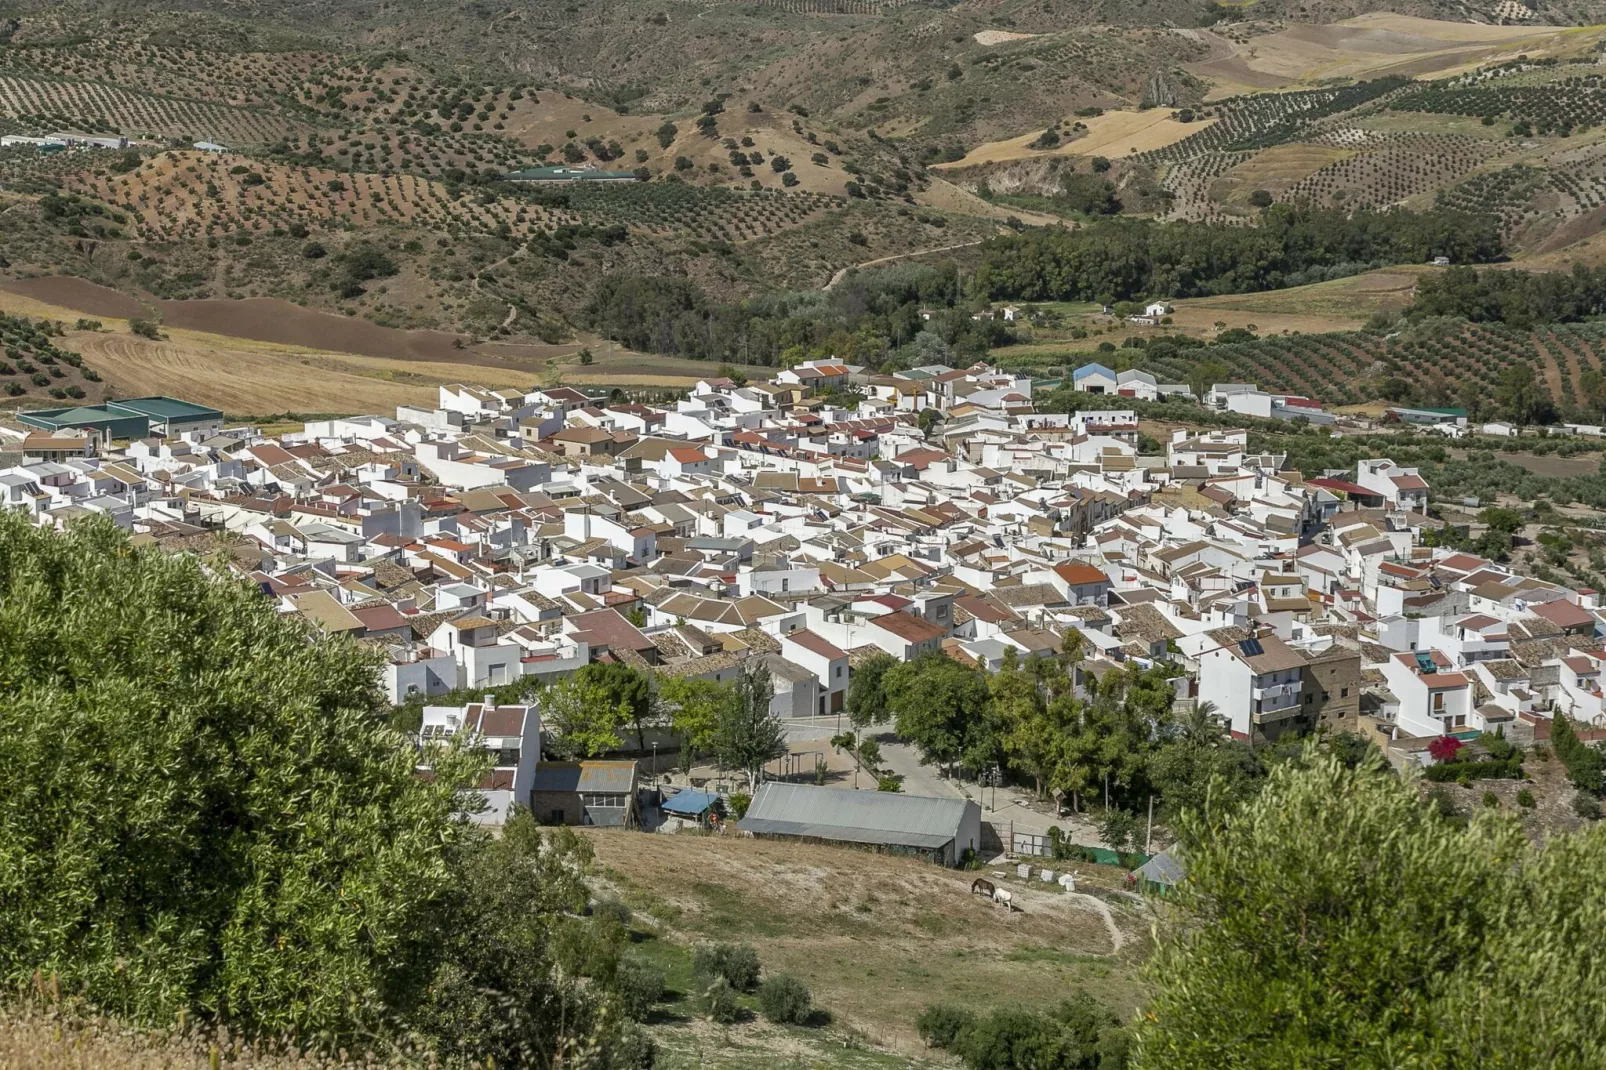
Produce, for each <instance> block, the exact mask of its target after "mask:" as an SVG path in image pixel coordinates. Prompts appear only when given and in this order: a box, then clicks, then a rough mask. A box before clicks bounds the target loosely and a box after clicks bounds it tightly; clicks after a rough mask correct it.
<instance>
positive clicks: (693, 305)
mask: <svg viewBox="0 0 1606 1070" xmlns="http://www.w3.org/2000/svg"><path fill="white" fill-rule="evenodd" d="M959 297H960V295H959V280H958V275H957V273H956V271H955V270H954V269H952V268H939V267H929V266H926V265H899V266H894V267H888V268H883V269H880V270H875V271H864V272H857V273H855V274H852V275H849V276H848V277H847V278H846V279H844V280H843V281H842V282H841V283H840V284H838V285H837V286H836V287H834V288H833V289H831V290H830V291H829V292H822V291H817V290H811V291H806V292H799V293H775V294H766V295H763V296H759V297H754V298H750V299H748V300H744V301H739V302H733V303H728V304H722V303H719V302H716V301H712V300H710V299H709V298H708V296H707V295H706V294H704V293H703V291H702V289H701V288H700V287H699V286H698V285H697V284H696V283H695V282H693V281H691V280H689V279H682V278H671V277H662V276H645V275H609V276H606V277H605V278H603V279H602V280H601V281H600V282H599V283H598V284H597V288H596V290H595V292H594V293H593V294H592V298H591V301H590V303H589V304H588V305H587V307H586V318H587V319H588V321H589V324H590V326H592V327H593V328H595V329H596V330H597V331H599V332H600V333H602V334H604V335H606V336H607V337H609V338H611V339H613V340H614V341H616V342H620V343H622V344H624V345H627V346H629V347H631V348H632V349H637V350H641V351H643V352H652V353H666V354H672V355H676V356H685V357H693V358H698V359H708V360H720V361H730V362H732V363H739V364H767V365H772V366H785V365H789V364H792V363H795V362H797V361H799V360H806V359H809V358H826V357H835V358H839V359H841V360H845V361H847V362H849V363H854V364H874V365H883V364H886V363H887V362H888V361H889V360H890V361H897V362H901V363H902V365H903V366H913V365H917V364H924V363H937V362H944V361H951V360H953V359H954V358H956V357H957V358H958V359H964V358H972V359H974V358H979V357H981V356H983V355H984V354H985V353H986V352H987V350H988V349H989V348H991V347H993V346H996V345H1002V344H1004V343H1006V342H1009V341H1012V340H1013V337H1014V336H1013V334H1012V332H1011V331H1010V329H1009V326H1008V325H1007V324H1005V323H1003V322H1001V321H994V320H991V319H986V320H979V321H978V320H972V319H971V318H970V315H969V310H968V309H963V308H960V307H959V304H960V299H959ZM922 310H925V311H928V312H931V313H933V315H932V317H931V319H929V320H927V319H924V318H922V316H921V312H922Z"/></svg>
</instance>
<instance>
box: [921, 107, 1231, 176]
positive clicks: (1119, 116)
mask: <svg viewBox="0 0 1606 1070" xmlns="http://www.w3.org/2000/svg"><path fill="white" fill-rule="evenodd" d="M1174 114H1175V113H1174V112H1172V111H1170V110H1169V109H1166V108H1154V109H1151V110H1149V111H1107V112H1105V113H1104V114H1103V115H1096V116H1094V117H1093V118H1091V119H1084V120H1079V121H1081V122H1084V123H1086V124H1087V133H1086V134H1085V135H1083V136H1082V137H1079V138H1077V139H1076V140H1075V141H1067V142H1065V143H1063V144H1061V145H1060V146H1059V147H1058V148H1053V149H1034V148H1032V147H1031V143H1032V142H1033V141H1036V140H1037V138H1038V136H1039V135H1041V134H1042V131H1041V130H1033V131H1032V132H1031V133H1029V134H1022V135H1020V136H1019V137H1013V138H1009V139H1008V140H1006V141H990V142H988V143H987V144H985V145H978V146H977V147H976V148H974V149H971V150H970V151H969V152H968V153H966V154H965V158H964V159H962V160H954V161H953V162H951V163H939V164H933V165H932V167H933V169H935V170H949V171H951V170H955V169H958V168H961V167H974V166H975V165H977V164H984V163H1003V162H1006V161H1009V160H1030V159H1036V158H1037V157H1041V156H1105V157H1108V158H1110V159H1112V160H1113V159H1120V158H1122V157H1125V156H1132V155H1136V154H1137V153H1140V152H1152V151H1153V150H1155V149H1163V148H1165V147H1166V146H1167V145H1170V144H1171V143H1172V142H1175V141H1181V140H1182V139H1183V138H1185V137H1187V136H1188V135H1189V134H1196V133H1198V132H1199V131H1200V130H1203V129H1204V128H1205V127H1207V126H1209V125H1210V124H1211V123H1212V122H1214V121H1215V120H1214V119H1202V120H1198V121H1196V122H1191V123H1180V122H1178V121H1177V120H1176V119H1174V118H1173V117H1172V116H1173V115H1174Z"/></svg>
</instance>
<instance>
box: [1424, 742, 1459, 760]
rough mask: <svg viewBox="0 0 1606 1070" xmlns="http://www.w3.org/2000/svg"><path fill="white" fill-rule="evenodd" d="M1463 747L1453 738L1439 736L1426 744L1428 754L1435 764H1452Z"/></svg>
mask: <svg viewBox="0 0 1606 1070" xmlns="http://www.w3.org/2000/svg"><path fill="white" fill-rule="evenodd" d="M1464 746H1466V744H1465V743H1462V742H1461V741H1460V740H1459V739H1456V738H1455V737H1454V736H1440V737H1439V738H1438V739H1435V740H1434V741H1433V742H1432V743H1429V744H1428V754H1430V755H1432V757H1433V760H1434V761H1436V762H1453V761H1455V756H1456V755H1457V754H1460V753H1461V748H1462V747H1464Z"/></svg>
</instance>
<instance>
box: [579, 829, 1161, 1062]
mask: <svg viewBox="0 0 1606 1070" xmlns="http://www.w3.org/2000/svg"><path fill="white" fill-rule="evenodd" d="M588 835H589V838H590V839H591V841H592V844H593V845H594V846H595V848H596V853H597V860H598V863H599V866H600V870H601V874H602V878H603V880H604V881H605V882H606V883H607V884H609V885H611V886H612V887H613V888H614V889H616V890H617V891H618V892H619V894H620V895H621V897H622V898H623V899H624V900H625V902H627V903H628V904H630V905H631V906H632V907H633V908H634V909H635V910H637V911H638V912H639V913H640V914H642V915H645V916H647V917H650V918H652V919H654V920H655V922H656V923H657V925H658V927H659V929H658V932H659V940H658V941H655V942H654V943H655V944H656V945H657V946H658V947H659V948H660V950H658V951H656V952H655V953H657V954H662V955H664V956H666V959H667V961H666V964H667V965H669V966H671V967H673V968H678V967H675V962H676V956H678V955H680V954H682V952H679V951H675V950H674V948H675V946H677V945H679V946H682V947H683V946H685V945H688V944H695V943H697V942H701V941H706V940H720V941H742V942H747V943H751V944H752V945H753V946H754V947H755V948H757V950H758V952H759V956H760V958H761V960H762V961H763V963H764V966H765V969H766V970H768V971H771V972H788V973H793V974H796V975H797V976H799V977H801V978H803V979H804V980H805V981H807V982H808V984H809V986H810V988H811V989H812V990H813V992H814V996H815V1002H816V1003H817V1004H818V1005H820V1006H821V1007H823V1008H824V1009H825V1010H827V1011H829V1012H830V1013H831V1015H832V1016H833V1028H836V1029H840V1030H846V1031H849V1032H850V1034H851V1035H853V1036H856V1037H859V1038H861V1039H862V1041H863V1042H864V1043H866V1044H868V1045H870V1046H872V1047H877V1048H882V1049H886V1050H889V1051H893V1052H900V1053H903V1054H905V1055H919V1054H920V1053H921V1052H922V1051H923V1047H922V1045H921V1042H920V1040H919V1038H918V1037H917V1036H916V1035H915V1032H914V1027H913V1022H914V1018H915V1016H916V1015H917V1014H919V1013H920V1011H921V1010H922V1009H923V1008H924V1007H926V1006H927V1005H928V1004H931V1003H934V1002H939V1001H954V1002H959V1003H963V1004H966V1005H969V1006H972V1007H976V1008H989V1007H993V1006H1004V1005H1007V1006H1029V1007H1042V1006H1047V1005H1051V1004H1053V1003H1054V1002H1056V1001H1057V1000H1059V999H1062V998H1064V997H1065V996H1066V995H1069V994H1070V993H1071V992H1072V991H1075V990H1076V989H1077V988H1085V989H1087V990H1089V991H1091V992H1093V993H1094V994H1095V995H1096V996H1098V997H1099V998H1100V999H1101V1000H1103V1001H1104V1002H1105V1003H1106V1004H1107V1005H1109V1006H1110V1007H1111V1009H1113V1010H1115V1011H1116V1012H1117V1013H1120V1014H1123V1015H1124V1014H1127V1013H1129V1012H1131V1011H1132V1010H1133V1009H1134V1008H1135V1007H1136V1006H1137V1004H1138V1002H1139V999H1140V995H1141V993H1140V989H1139V983H1138V980H1137V967H1138V965H1139V963H1140V962H1141V960H1142V958H1143V956H1144V955H1145V954H1146V948H1147V945H1148V937H1147V935H1146V933H1147V930H1146V926H1145V924H1144V922H1143V921H1142V919H1141V918H1140V917H1139V916H1138V914H1137V913H1136V912H1135V908H1133V907H1130V906H1128V905H1126V904H1125V902H1124V901H1123V900H1121V899H1120V898H1119V897H1116V898H1108V897H1106V896H1100V897H1095V896H1090V895H1081V894H1077V895H1067V894H1064V893H1062V892H1061V891H1060V890H1059V889H1058V888H1057V887H1053V886H1045V885H1036V886H1034V887H1027V886H1026V885H1024V884H1018V885H1017V884H1011V887H1012V888H1013V889H1014V890H1015V896H1016V902H1017V903H1018V904H1020V905H1021V906H1022V907H1023V908H1024V909H1023V910H1020V911H1017V912H1014V913H1010V914H1006V913H1004V912H1002V911H1001V910H1000V909H999V908H996V907H994V906H993V905H992V904H991V903H990V902H988V901H987V900H984V899H982V898H979V897H976V896H973V895H971V894H970V891H969V887H970V881H971V880H972V878H973V876H974V875H973V874H967V873H963V872H956V871H953V870H945V869H940V868H937V867H935V866H932V865H929V864H927V863H924V862H919V861H916V860H913V859H903V858H896V857H889V856H882V855H875V854H870V853H868V852H861V851H855V850H850V849H846V848H836V847H825V846H814V845H808V844H797V843H784V842H775V841H764V840H750V839H739V838H723V837H718V838H716V837H695V836H673V837H672V836H646V835H641V834H639V833H630V832H614V831H602V830H598V831H589V832H588ZM1094 868H1096V867H1090V866H1082V867H1081V869H1082V872H1083V875H1084V887H1096V886H1102V887H1103V888H1105V889H1108V888H1111V887H1113V886H1114V885H1115V883H1116V881H1118V879H1119V878H1118V877H1114V878H1113V879H1112V877H1111V876H1110V875H1100V876H1097V877H1094V876H1090V873H1089V871H1090V870H1092V869H1094ZM984 875H985V874H984ZM990 879H995V880H996V879H999V878H990ZM1011 879H1013V878H1011ZM1050 888H1051V889H1052V890H1047V889H1050ZM663 949H668V950H663ZM675 976H676V975H675V974H674V972H673V969H672V970H671V978H672V980H673V979H674V977H675ZM686 1028H690V1026H686ZM719 1065H725V1064H719ZM732 1065H746V1064H732ZM753 1065H756V1064H753ZM828 1065H833V1066H835V1065H844V1064H839V1063H836V1062H831V1063H829V1064H828Z"/></svg>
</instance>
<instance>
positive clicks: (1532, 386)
mask: <svg viewBox="0 0 1606 1070" xmlns="http://www.w3.org/2000/svg"><path fill="white" fill-rule="evenodd" d="M1494 404H1495V408H1496V409H1498V410H1499V412H1500V414H1501V415H1502V416H1505V417H1506V418H1508V419H1511V420H1514V421H1516V422H1517V423H1519V424H1535V423H1547V422H1549V419H1550V417H1551V416H1552V415H1553V413H1554V406H1553V405H1552V404H1551V400H1550V392H1549V391H1548V390H1546V389H1545V384H1544V383H1542V382H1540V380H1539V378H1538V376H1536V375H1535V374H1534V369H1533V365H1531V364H1525V363H1520V362H1519V363H1515V364H1509V365H1507V366H1506V367H1505V368H1504V369H1503V370H1502V371H1501V372H1500V377H1499V379H1497V380H1496V381H1495V388H1494Z"/></svg>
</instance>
